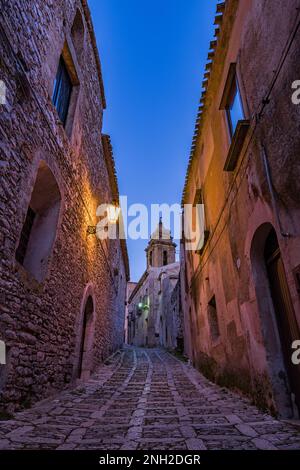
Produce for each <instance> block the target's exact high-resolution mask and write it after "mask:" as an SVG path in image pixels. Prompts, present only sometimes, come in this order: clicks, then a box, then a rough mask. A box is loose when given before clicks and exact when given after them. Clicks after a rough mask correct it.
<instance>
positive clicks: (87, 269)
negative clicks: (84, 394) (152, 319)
mask: <svg viewBox="0 0 300 470" xmlns="http://www.w3.org/2000/svg"><path fill="white" fill-rule="evenodd" d="M1 9H2V11H1V29H0V35H1V41H0V79H1V80H3V81H4V82H5V84H6V86H7V103H6V104H5V105H1V110H0V142H1V144H0V150H1V161H0V171H1V185H0V221H1V223H0V250H1V256H0V272H1V282H0V299H1V300H0V307H1V315H0V337H1V339H2V340H4V341H5V343H6V346H7V365H6V366H0V367H1V369H0V374H1V376H0V391H1V404H2V406H7V405H9V407H10V408H13V407H24V406H28V405H30V403H31V402H33V401H35V400H37V399H41V398H44V397H46V396H47V395H49V394H50V393H52V392H53V391H54V390H57V389H62V388H64V387H65V386H67V385H69V384H70V383H71V382H74V381H75V380H76V379H77V377H78V368H79V358H80V348H81V346H82V344H81V343H82V338H81V336H82V330H83V312H84V310H85V306H86V302H87V299H88V297H91V298H92V301H93V302H92V303H93V312H92V318H91V319H90V321H91V323H90V325H89V327H90V329H89V331H90V335H91V337H90V338H88V342H87V344H88V345H89V346H88V347H89V351H88V360H87V361H86V364H88V365H87V367H88V369H89V370H88V372H92V371H93V370H94V369H95V367H96V366H97V364H99V363H100V362H101V361H102V360H103V359H104V358H105V357H107V356H108V355H109V354H111V353H112V352H113V351H114V350H115V349H116V348H117V347H119V346H120V345H121V344H122V343H123V322H124V303H125V289H126V280H127V278H128V260H127V258H126V247H125V249H124V246H123V248H122V246H121V245H120V243H119V242H118V241H110V242H106V241H104V242H100V240H98V239H97V237H96V236H95V235H87V227H88V226H93V225H95V224H96V223H97V219H96V208H97V206H98V205H99V204H100V203H102V202H111V201H112V198H113V194H112V192H113V191H112V186H113V184H112V181H111V178H110V174H109V171H108V170H109V169H108V167H107V162H106V161H105V159H104V156H103V148H102V143H101V128H102V115H103V109H104V107H105V97H104V92H103V84H102V78H101V69H100V61H99V57H98V53H97V50H96V48H95V37H94V33H93V28H92V24H91V22H90V16H89V11H88V8H87V5H86V2H85V1H82V2H80V1H76V0H65V1H63V0H59V1H53V0H39V1H36V2H31V1H28V0H15V1H14V2H6V1H4V2H2V3H1ZM77 9H78V10H77ZM76 11H77V18H79V19H81V21H82V23H83V34H81V33H82V30H80V28H79V30H78V31H79V35H78V34H77V35H76V34H74V25H73V22H74V18H75V15H76ZM78 15H79V17H78ZM72 26H73V31H72ZM75 26H76V25H75ZM72 32H73V35H72ZM75 33H76V28H75ZM62 51H63V52H64V58H65V61H66V63H68V67H70V73H71V75H73V79H74V80H75V81H74V87H73V91H72V96H71V102H70V108H69V115H68V119H67V123H66V126H65V128H64V127H63V125H62V123H61V122H60V120H59V117H58V114H57V112H56V110H55V108H54V106H53V104H52V100H51V97H52V92H53V84H54V79H55V77H56V71H57V68H58V63H59V59H60V55H61V53H62ZM74 77H75V78H74ZM41 161H43V162H45V165H46V166H47V167H48V168H49V169H50V170H51V172H52V174H53V175H54V178H55V180H56V182H57V185H58V187H59V191H60V196H61V201H60V210H59V219H58V225H57V229H56V233H55V240H54V243H53V245H52V249H51V253H50V256H49V258H48V259H47V260H46V261H47V265H46V276H45V279H44V280H43V281H42V282H37V280H36V279H35V278H34V277H33V276H32V275H31V274H30V273H29V272H27V271H26V270H25V269H24V267H23V266H22V265H21V264H19V263H18V262H17V261H16V258H15V255H16V249H17V247H18V244H19V239H20V233H21V230H22V227H23V223H24V220H25V216H26V213H27V209H28V204H29V201H30V198H31V193H32V190H33V186H34V183H35V179H36V175H37V171H38V168H39V165H40V162H41Z"/></svg>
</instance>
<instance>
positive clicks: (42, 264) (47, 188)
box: [16, 162, 61, 282]
mask: <svg viewBox="0 0 300 470" xmlns="http://www.w3.org/2000/svg"><path fill="white" fill-rule="evenodd" d="M60 202H61V196H60V192H59V188H58V185H57V183H56V180H55V178H54V176H53V174H52V172H51V170H50V169H49V167H48V166H47V165H46V163H45V162H41V163H40V166H39V169H38V172H37V177H36V181H35V185H34V188H33V191H32V195H31V200H30V203H29V207H28V209H27V213H26V217H25V221H24V224H23V227H22V230H21V235H20V240H19V245H18V248H17V250H16V260H17V261H18V263H20V264H21V265H22V266H23V267H24V268H25V269H26V270H27V271H28V272H29V273H30V274H32V276H33V277H34V278H35V279H36V280H37V281H39V282H41V281H43V279H44V278H45V276H46V272H47V267H48V260H49V257H50V254H51V251H52V247H53V243H54V239H55V236H56V229H57V223H58V217H59V210H60Z"/></svg>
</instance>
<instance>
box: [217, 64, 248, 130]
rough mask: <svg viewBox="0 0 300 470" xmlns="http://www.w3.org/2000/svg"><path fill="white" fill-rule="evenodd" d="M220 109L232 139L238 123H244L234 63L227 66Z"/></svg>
mask: <svg viewBox="0 0 300 470" xmlns="http://www.w3.org/2000/svg"><path fill="white" fill-rule="evenodd" d="M220 109H223V110H225V111H226V116H227V122H228V127H229V131H230V137H231V138H232V137H233V135H234V133H235V130H236V128H237V126H238V123H239V121H244V119H245V113H244V109H243V103H242V98H241V93H240V88H239V84H238V79H237V72H236V64H235V63H231V64H230V66H229V70H228V76H227V80H226V84H225V88H224V92H223V96H222V100H221V104H220Z"/></svg>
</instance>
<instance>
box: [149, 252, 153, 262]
mask: <svg viewBox="0 0 300 470" xmlns="http://www.w3.org/2000/svg"><path fill="white" fill-rule="evenodd" d="M149 264H150V266H152V264H153V253H152V251H150V255H149Z"/></svg>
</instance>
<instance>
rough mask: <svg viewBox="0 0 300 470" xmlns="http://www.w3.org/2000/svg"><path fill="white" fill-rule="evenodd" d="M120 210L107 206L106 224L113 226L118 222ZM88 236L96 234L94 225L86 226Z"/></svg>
mask: <svg viewBox="0 0 300 470" xmlns="http://www.w3.org/2000/svg"><path fill="white" fill-rule="evenodd" d="M120 212H121V208H120V207H118V206H116V205H114V204H107V205H106V218H107V222H108V224H111V225H114V224H116V223H117V222H118V219H119V216H120ZM87 234H88V235H96V234H97V226H96V225H88V228H87Z"/></svg>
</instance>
